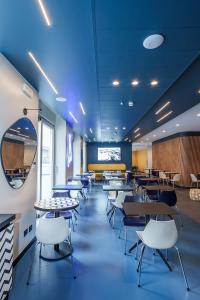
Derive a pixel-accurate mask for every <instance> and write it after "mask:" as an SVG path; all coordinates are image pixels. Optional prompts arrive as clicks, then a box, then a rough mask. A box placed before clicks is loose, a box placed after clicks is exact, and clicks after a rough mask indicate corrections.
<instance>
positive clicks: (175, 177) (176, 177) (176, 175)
mask: <svg viewBox="0 0 200 300" xmlns="http://www.w3.org/2000/svg"><path fill="white" fill-rule="evenodd" d="M180 179H181V174H175V175H174V177H173V178H172V179H171V180H170V181H171V183H172V184H173V188H174V185H175V183H177V182H179V181H180Z"/></svg>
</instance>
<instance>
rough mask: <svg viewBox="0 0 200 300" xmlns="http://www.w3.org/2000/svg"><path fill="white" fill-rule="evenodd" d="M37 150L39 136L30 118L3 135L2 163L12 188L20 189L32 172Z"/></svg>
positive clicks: (24, 119) (23, 119) (20, 120)
mask: <svg viewBox="0 0 200 300" xmlns="http://www.w3.org/2000/svg"><path fill="white" fill-rule="evenodd" d="M36 150H37V134H36V130H35V128H34V126H33V124H32V122H31V121H30V120H29V119H28V118H21V119H19V120H18V121H17V122H15V123H14V124H13V125H12V126H11V127H10V128H9V129H8V130H7V131H6V132H5V133H4V135H3V138H2V142H1V162H2V167H3V170H4V174H5V176H6V179H7V181H8V183H9V184H10V186H11V187H12V188H14V189H19V188H20V187H21V186H22V185H23V184H24V182H25V181H26V178H27V177H28V174H29V172H30V169H31V166H32V164H33V161H34V158H35V154H36Z"/></svg>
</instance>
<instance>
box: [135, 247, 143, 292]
mask: <svg viewBox="0 0 200 300" xmlns="http://www.w3.org/2000/svg"><path fill="white" fill-rule="evenodd" d="M144 250H145V245H143V246H142V249H141V256H140V260H139V264H138V267H137V271H138V272H139V274H138V287H141V284H140V278H141V268H142V258H143V255H144Z"/></svg>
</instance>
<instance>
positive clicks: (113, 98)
mask: <svg viewBox="0 0 200 300" xmlns="http://www.w3.org/2000/svg"><path fill="white" fill-rule="evenodd" d="M43 2H44V3H45V6H46V8H47V10H48V13H49V16H50V19H51V21H52V26H51V27H47V26H46V24H45V22H44V19H43V17H42V16H41V13H40V10H39V7H38V3H37V1H36V0H35V1H34V0H32V1H27V0H15V1H13V0H1V1H0V51H1V52H2V53H3V54H4V55H5V56H6V57H7V58H8V59H9V60H10V61H11V62H12V63H13V64H14V66H15V67H16V68H17V69H18V70H19V72H20V73H22V75H23V76H24V77H25V78H26V79H27V80H28V81H29V82H30V83H31V84H32V85H33V86H34V87H35V88H36V89H37V90H38V91H39V95H40V98H41V100H43V101H44V102H46V103H48V104H49V105H50V106H51V107H52V108H53V109H54V110H56V111H57V112H58V113H60V114H61V115H63V117H64V118H65V119H66V120H67V121H68V122H70V123H71V124H73V126H74V128H75V130H77V131H78V132H80V133H81V134H87V135H88V137H89V138H90V139H91V140H93V138H94V137H95V138H96V139H97V140H99V141H102V140H110V139H117V140H119V139H121V138H124V137H125V136H126V135H127V134H128V132H129V136H130V137H132V136H133V134H132V131H130V130H131V129H132V128H134V127H135V126H136V125H137V124H138V122H139V121H140V120H141V118H142V117H143V116H144V115H145V114H146V113H147V112H148V111H149V110H150V109H151V108H152V107H153V105H155V104H156V103H157V102H158V101H163V99H161V98H162V96H163V95H164V94H165V93H166V92H167V91H168V90H169V88H170V87H171V86H173V88H174V89H175V87H176V82H178V80H177V79H179V78H180V75H181V74H182V73H183V72H184V71H185V70H186V69H187V68H188V67H189V66H190V65H191V63H192V62H193V61H195V59H196V58H197V57H198V55H199V50H200V18H199V11H200V1H199V0H191V1H188V0H182V1H174V0H171V1H170V0H169V1H160V0H152V1H150V0H146V1H145V0H126V1H124V0H118V1H116V0H109V1H108V0H73V1H71V0H60V1H56V0H54V1H52V0H43ZM152 33H162V34H163V35H164V37H165V42H164V44H163V45H162V46H161V47H160V48H158V49H156V50H146V49H145V48H143V46H142V43H143V40H144V38H145V37H146V36H148V35H150V34H152ZM28 51H31V52H32V53H33V54H34V55H35V57H36V58H37V59H38V61H39V62H40V64H41V65H42V67H43V69H44V70H45V71H46V73H47V75H48V76H49V78H50V79H51V81H52V82H53V83H54V85H55V86H56V88H57V90H58V91H59V96H62V97H66V98H67V102H66V103H64V104H63V103H62V104H61V103H57V102H56V101H55V98H56V95H55V94H54V92H53V91H52V90H51V88H50V87H49V85H48V84H47V82H46V81H45V79H44V78H43V77H42V76H41V74H40V73H39V71H38V70H37V69H36V67H35V65H34V64H33V62H32V61H31V60H30V58H29V56H28V54H27V52H28ZM195 62H196V61H195ZM195 76H197V73H195ZM188 78H190V80H188V81H184V84H183V85H182V88H181V93H182V95H184V93H185V92H188V91H190V89H191V91H192V89H193V88H194V87H193V86H192V80H191V78H192V73H191V76H189V77H188ZM195 78H196V77H195ZM114 79H118V80H120V86H119V87H113V86H112V81H113V80H114ZM132 79H138V80H139V81H140V84H139V86H137V87H132V86H131V80H132ZM152 79H157V80H158V81H159V84H158V86H157V87H154V88H153V87H151V86H150V84H149V82H150V81H151V80H152ZM177 84H178V83H177ZM179 84H180V82H179ZM180 95H181V94H180ZM171 96H172V98H173V93H172V94H171ZM121 100H123V101H124V103H125V105H124V106H120V101H121ZM129 100H132V101H134V107H133V108H129V107H128V106H127V102H128V101H129ZM80 101H81V102H82V103H83V105H84V107H85V110H86V116H83V115H82V113H81V110H80V107H79V102H80ZM197 101H199V100H197ZM177 105H178V106H180V103H179V102H178V104H177ZM191 105H194V103H193V102H191ZM176 108H177V106H176V107H174V109H175V110H176ZM69 111H71V112H72V113H73V114H74V115H75V116H76V118H77V119H78V121H79V123H78V124H77V125H76V124H74V123H73V120H72V119H71V117H70V116H69ZM150 119H151V117H150ZM150 119H149V120H150ZM147 123H148V122H147ZM123 126H125V127H126V130H122V127H123ZM140 126H142V124H140ZM106 127H110V130H106ZM115 127H118V128H119V129H118V130H116V133H114V128H115ZM89 128H92V129H93V134H91V133H90V132H89ZM147 129H148V126H147Z"/></svg>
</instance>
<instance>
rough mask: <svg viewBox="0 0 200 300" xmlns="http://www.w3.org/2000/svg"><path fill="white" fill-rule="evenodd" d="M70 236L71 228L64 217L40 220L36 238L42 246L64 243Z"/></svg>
mask: <svg viewBox="0 0 200 300" xmlns="http://www.w3.org/2000/svg"><path fill="white" fill-rule="evenodd" d="M68 236H69V227H68V225H67V223H66V221H65V219H64V218H63V217H59V218H52V219H46V218H41V219H39V221H38V224H37V226H36V237H37V240H38V241H39V242H41V243H42V244H46V245H55V244H59V243H62V242H64V241H65V240H66V238H67V237H68Z"/></svg>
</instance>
